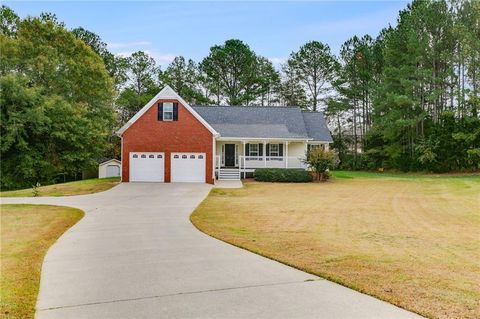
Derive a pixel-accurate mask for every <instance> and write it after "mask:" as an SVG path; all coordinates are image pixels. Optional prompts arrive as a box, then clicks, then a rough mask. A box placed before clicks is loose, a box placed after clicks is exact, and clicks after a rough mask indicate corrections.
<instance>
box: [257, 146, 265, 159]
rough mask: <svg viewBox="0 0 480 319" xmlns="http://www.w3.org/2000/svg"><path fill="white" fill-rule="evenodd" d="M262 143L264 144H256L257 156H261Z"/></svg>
mask: <svg viewBox="0 0 480 319" xmlns="http://www.w3.org/2000/svg"><path fill="white" fill-rule="evenodd" d="M263 145H264V144H258V156H263Z"/></svg>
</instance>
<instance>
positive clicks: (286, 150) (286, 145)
mask: <svg viewBox="0 0 480 319" xmlns="http://www.w3.org/2000/svg"><path fill="white" fill-rule="evenodd" d="M285 168H288V141H285Z"/></svg>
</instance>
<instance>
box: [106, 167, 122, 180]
mask: <svg viewBox="0 0 480 319" xmlns="http://www.w3.org/2000/svg"><path fill="white" fill-rule="evenodd" d="M114 176H120V166H119V165H107V177H114Z"/></svg>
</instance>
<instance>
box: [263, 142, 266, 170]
mask: <svg viewBox="0 0 480 319" xmlns="http://www.w3.org/2000/svg"><path fill="white" fill-rule="evenodd" d="M263 167H267V141H263Z"/></svg>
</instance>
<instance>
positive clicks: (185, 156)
mask: <svg viewBox="0 0 480 319" xmlns="http://www.w3.org/2000/svg"><path fill="white" fill-rule="evenodd" d="M205 157H206V154H205V153H172V154H171V165H172V166H171V180H172V182H187V183H205V173H206V172H205V167H206V161H205Z"/></svg>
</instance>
